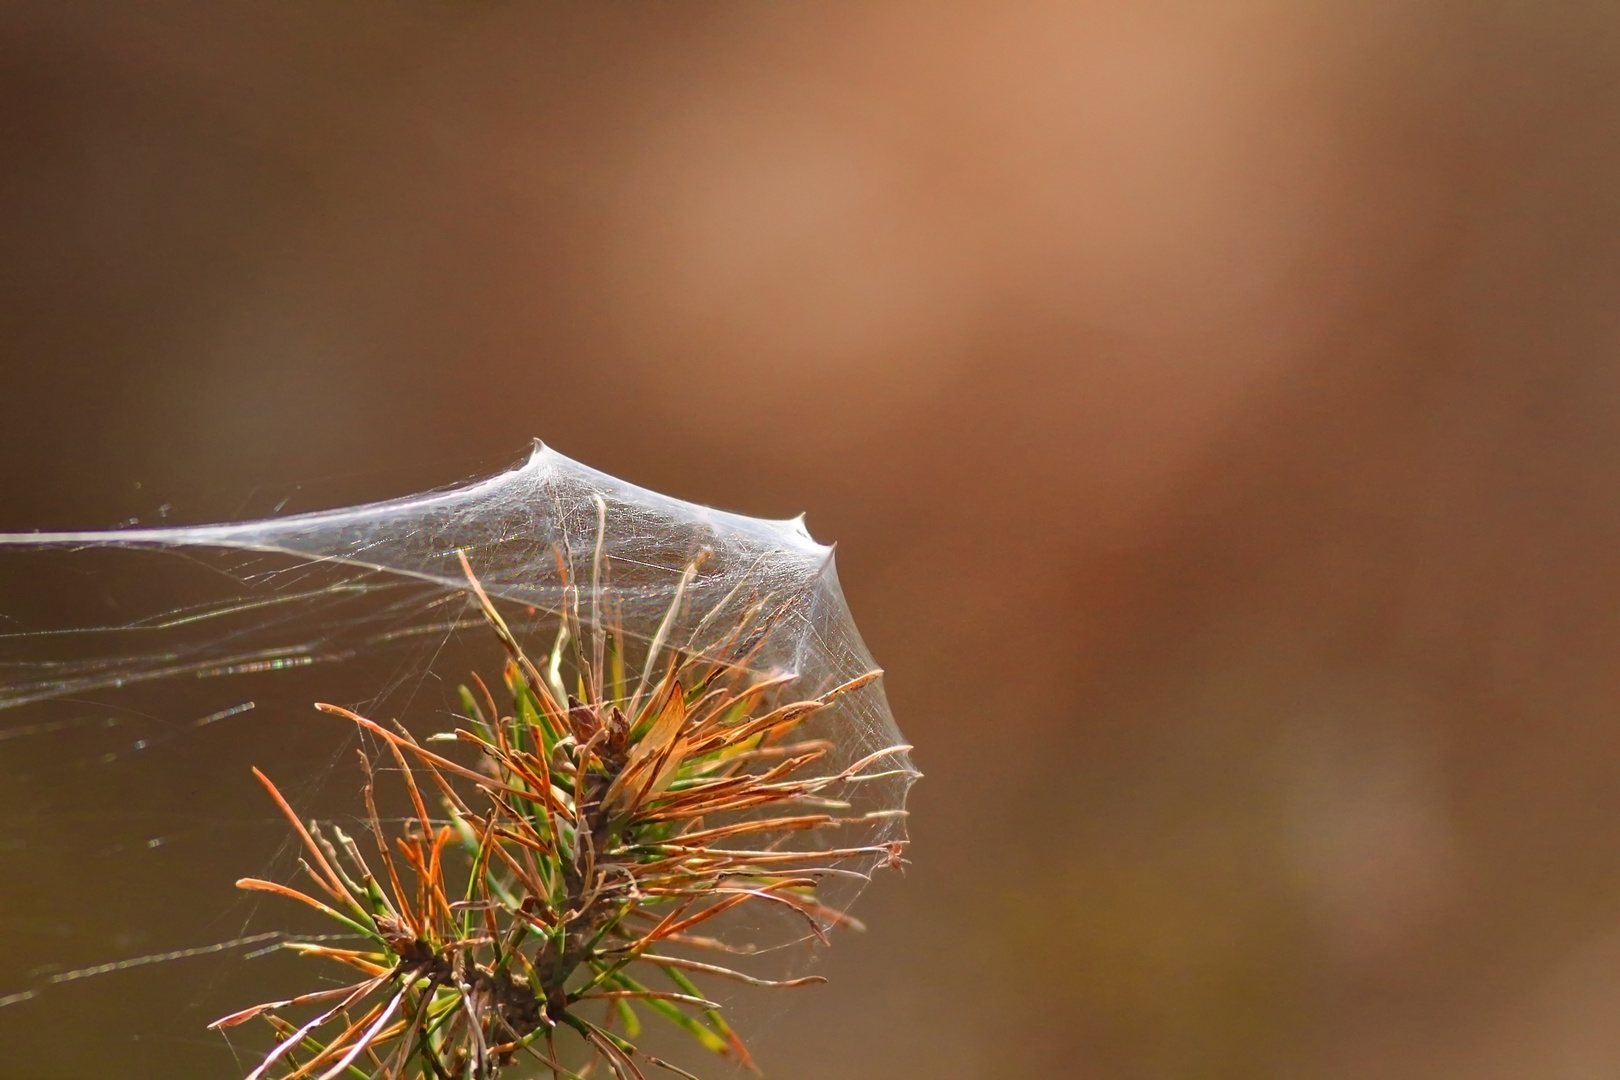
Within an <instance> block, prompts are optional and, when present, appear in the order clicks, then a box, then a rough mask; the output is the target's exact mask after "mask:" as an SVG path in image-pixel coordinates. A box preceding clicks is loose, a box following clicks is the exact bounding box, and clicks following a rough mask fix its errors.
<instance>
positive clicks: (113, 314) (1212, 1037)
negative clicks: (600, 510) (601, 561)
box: [0, 0, 1620, 1080]
mask: <svg viewBox="0 0 1620 1080" xmlns="http://www.w3.org/2000/svg"><path fill="white" fill-rule="evenodd" d="M1617 71H1620V14H1617V13H1616V9H1615V8H1614V6H1613V5H1610V4H1601V3H1590V2H1588V3H1582V2H1564V0H1536V2H1534V3H1531V2H1476V3H1456V2H1446V0H1441V2H1433V3H1426V4H1408V3H1393V2H1387V0H1359V2H1356V3H1348V2H1340V0H1321V2H1315V3H1305V2H1293V3H1289V2H1283V0H1234V2H1224V3H1211V2H1184V3H1171V2H1159V0H1149V2H1144V3H1130V4H1124V3H1045V4H1042V3H993V4H992V3H984V4H924V3H863V4H839V3H824V4H816V5H785V4H752V3H735V4H681V5H663V4H658V5H655V4H630V3H618V4H592V5H567V4H515V3H505V4H476V5H475V4H422V5H414V6H409V7H406V6H401V5H384V4H377V3H350V4H344V5H320V4H313V3H308V4H281V5H218V4H212V3H201V2H198V3H177V2H168V3H141V4H81V3H68V4H64V3H55V2H47V3H25V2H13V3H8V4H5V5H4V6H3V7H0V237H3V238H4V239H3V242H0V415H3V418H4V420H3V423H0V475H3V477H4V481H3V487H0V492H3V496H0V527H4V528H10V529H27V528H39V527H44V528H51V527H56V528H90V527H106V526H113V525H116V524H118V523H120V522H123V521H127V520H129V519H131V518H138V519H140V520H141V521H143V522H155V521H158V520H163V519H165V518H167V519H169V520H204V519H208V518H219V517H228V516H232V515H243V514H253V513H260V514H262V513H269V512H271V511H272V510H273V509H275V508H276V507H277V506H278V505H280V506H283V507H284V508H285V510H288V511H290V510H298V509H310V508H313V507H314V506H316V505H333V504H337V503H341V502H348V501H357V500H361V499H375V498H381V497H387V496H392V495H398V494H403V493H405V492H409V491H412V490H416V489H419V488H422V487H426V486H432V485H437V484H445V483H451V482H455V481H458V480H460V479H463V478H465V477H468V476H473V475H478V474H482V473H487V472H489V471H492V470H494V469H497V468H500V467H503V466H505V465H506V464H508V463H510V462H511V461H513V460H515V459H516V458H518V457H520V456H521V455H522V454H523V453H524V452H525V451H526V447H527V444H528V440H529V439H530V438H531V437H535V436H539V437H542V438H544V439H545V440H546V441H547V442H549V443H550V444H551V445H553V446H556V447H557V448H559V449H560V450H562V451H563V452H565V453H567V454H569V455H570V456H573V457H575V458H578V459H580V460H582V461H585V462H588V463H590V464H592V465H594V466H596V467H598V468H601V469H604V470H606V471H609V472H612V473H615V474H617V475H621V476H624V477H626V478H627V479H630V480H633V481H635V482H637V483H641V484H644V485H646V486H649V487H653V488H656V489H659V490H662V491H666V492H669V493H671V494H675V495H679V496H682V497H685V498H689V499H693V500H697V501H702V502H707V503H711V504H713V505H717V506H721V507H725V508H728V509H734V510H739V511H743V512H747V513H755V514H762V515H771V516H787V515H791V514H794V513H797V512H799V511H801V510H802V511H807V512H808V522H809V525H810V528H811V530H812V531H813V532H814V533H815V535H816V536H817V537H818V538H821V539H823V540H836V541H837V542H838V543H839V567H840V571H841V574H842V577H843V580H844V584H845V588H846V591H847V593H848V596H849V599H850V603H851V605H852V607H853V609H854V611H855V613H856V616H857V619H858V621H859V623H860V625H861V627H862V629H863V631H864V633H865V635H866V638H867V641H868V643H869V644H870V646H871V648H872V650H873V652H874V653H875V654H876V656H877V657H878V659H879V661H880V662H881V663H883V665H884V666H885V667H886V669H887V671H888V680H887V685H888V689H889V694H890V697H891V700H892V702H893V705H894V708H895V712H896V714H897V716H898V717H899V720H900V723H901V725H902V727H903V728H904V730H905V731H906V733H907V735H908V736H909V737H910V738H911V740H912V741H913V742H915V743H916V744H917V746H918V747H919V750H918V753H917V760H918V763H919V765H920V766H921V767H922V768H923V770H924V771H925V772H926V773H927V779H926V780H925V781H924V782H923V783H921V784H920V785H919V786H918V787H917V788H916V789H915V790H914V792H913V797H912V802H911V808H912V811H913V831H912V835H913V839H914V847H913V849H912V852H911V854H912V858H913V860H914V865H913V866H912V867H911V868H910V869H909V870H908V871H907V873H906V874H905V876H904V877H903V878H901V877H898V876H891V877H888V878H886V879H885V880H882V881H881V882H880V884H879V885H878V886H877V887H875V888H873V889H872V890H870V891H869V892H868V894H867V896H866V898H865V899H864V900H863V905H862V907H861V909H860V911H859V913H860V914H861V915H862V916H863V917H864V918H865V919H866V920H867V921H868V922H869V924H870V926H871V932H870V933H868V934H866V935H863V936H845V937H844V938H843V939H842V940H841V941H840V942H839V944H838V946H837V947H836V948H835V949H834V950H833V951H832V953H831V954H830V956H829V957H828V958H827V960H826V962H825V965H824V967H823V968H822V969H821V970H822V971H823V972H824V973H825V974H828V975H829V976H831V977H832V979H833V985H832V986H831V987H828V988H823V989H821V990H817V991H814V992H805V993H803V994H802V995H801V996H799V997H798V998H796V999H795V1000H794V1001H793V1002H791V1005H790V1007H789V1008H788V1009H787V1011H785V1012H784V1013H783V1014H782V1016H781V1017H780V1019H778V1020H776V1021H775V1022H774V1023H772V1024H770V1025H768V1026H767V1027H766V1029H765V1030H764V1031H763V1032H762V1033H761V1034H760V1035H759V1037H758V1038H757V1039H756V1044H757V1050H758V1056H759V1057H760V1059H761V1061H762V1063H763V1064H764V1066H765V1067H766V1070H767V1072H768V1073H769V1075H771V1076H772V1077H775V1078H777V1080H798V1078H809V1077H838V1078H841V1080H876V1078H885V1080H889V1078H893V1080H910V1078H918V1080H922V1078H928V1080H999V1078H1003V1077H1014V1076H1021V1077H1024V1076H1027V1077H1035V1076H1042V1077H1074V1078H1093V1077H1095V1078H1110V1080H1116V1078H1117V1080H1137V1078H1141V1080H1147V1078H1172V1077H1189V1078H1190V1077H1321V1078H1336V1077H1345V1078H1348V1077H1367V1076H1381V1077H1401V1078H1430V1077H1463V1076H1467V1077H1471V1078H1496V1077H1502V1078H1507V1077H1539V1078H1571V1080H1573V1078H1587V1077H1599V1076H1613V1075H1616V1074H1620V303H1617V299H1620V79H1617V78H1616V72H1617ZM316 490H318V491H319V493H320V494H319V496H318V497H317V496H316V495H313V494H309V493H310V492H313V491H316ZM283 500H286V501H285V502H283ZM28 587H29V583H28V582H26V581H21V582H20V581H11V582H9V583H7V586H6V592H5V595H6V596H8V597H9V598H10V603H11V604H12V605H13V611H12V612H6V613H4V614H7V615H8V616H11V617H16V615H15V613H16V611H20V610H22V609H23V608H26V607H28V605H29V603H31V602H32V603H36V604H37V602H38V600H39V598H38V597H35V598H34V599H33V601H29V600H28V598H27V597H26V595H25V594H26V593H27V590H28ZM6 752H12V751H11V750H10V749H9V748H8V747H7V746H6V745H4V744H0V753H6ZM51 887H52V883H50V882H38V881H30V880H18V879H17V878H16V876H15V875H8V874H6V873H5V872H4V871H3V870H0V933H4V935H5V936H6V937H10V938H16V937H17V936H18V935H20V934H23V933H24V932H25V930H24V928H23V927H21V926H20V925H17V924H13V925H12V927H11V928H10V929H9V930H7V929H5V927H4V925H3V922H4V915H3V913H4V911H5V909H6V906H7V901H6V900H5V899H4V898H5V897H6V896H7V895H8V894H9V896H10V897H11V898H12V901H13V902H15V901H17V899H18V898H19V897H21V896H23V895H24V894H33V893H36V892H39V891H41V890H48V889H49V888H51ZM13 906H15V904H13ZM113 951H114V952H116V950H113ZM176 970H180V969H178V968H177V969H176ZM182 977H183V976H179V975H177V976H176V978H182ZM8 989H9V988H8ZM77 1022H78V1024H80V1025H82V1029H80V1030H74V1029H67V1030H49V1029H45V1028H41V1027H38V1026H33V1027H27V1026H22V1025H17V1024H13V1025H11V1026H8V1027H5V1028H4V1029H3V1030H4V1031H5V1033H6V1034H5V1042H6V1043H7V1044H8V1045H5V1046H3V1047H0V1050H3V1052H0V1060H9V1061H10V1062H12V1065H7V1066H0V1072H6V1073H7V1074H8V1075H18V1076H21V1075H24V1073H27V1075H48V1074H49V1073H48V1069H49V1068H51V1067H56V1068H61V1069H64V1070H66V1069H67V1068H68V1066H66V1065H62V1064H61V1062H64V1061H68V1060H73V1059H72V1056H71V1054H68V1053H67V1051H66V1050H63V1049H62V1047H67V1046H71V1045H72V1044H74V1043H75V1042H76V1041H78V1040H82V1039H85V1038H88V1035H87V1034H86V1033H87V1032H89V1031H92V1030H94V1029H95V1028H96V1027H97V1024H98V1017H97V1015H96V1013H95V1012H94V1011H89V1010H87V1011H86V1012H85V1013H83V1014H80V1015H78V1016H77ZM48 1046H56V1047H57V1049H56V1050H48V1049H47V1047H48ZM28 1062H34V1063H35V1064H34V1065H28V1066H27V1067H26V1068H24V1065H26V1063H28ZM50 1062H56V1063H57V1064H56V1065H55V1066H51V1065H50V1064H49V1063H50ZM19 1063H23V1064H19ZM13 1066H16V1067H19V1068H24V1072H18V1073H11V1072H10V1071H9V1070H10V1069H11V1068H12V1067H13ZM30 1069H33V1070H38V1071H29V1070H30ZM127 1073H128V1075H130V1076H134V1075H137V1074H138V1075H141V1076H145V1075H148V1073H146V1072H142V1071H139V1070H137V1069H135V1067H134V1066H131V1067H130V1069H129V1070H127ZM61 1075H63V1076H66V1075H86V1074H85V1073H83V1072H79V1073H77V1074H73V1073H70V1072H68V1071H64V1072H62V1073H61ZM99 1075H117V1069H116V1067H114V1068H111V1069H109V1070H108V1071H102V1072H99ZM150 1075H153V1076H157V1075H160V1073H159V1072H155V1071H154V1072H151V1073H150ZM162 1075H167V1076H172V1075H175V1074H174V1073H172V1072H170V1073H162Z"/></svg>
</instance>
